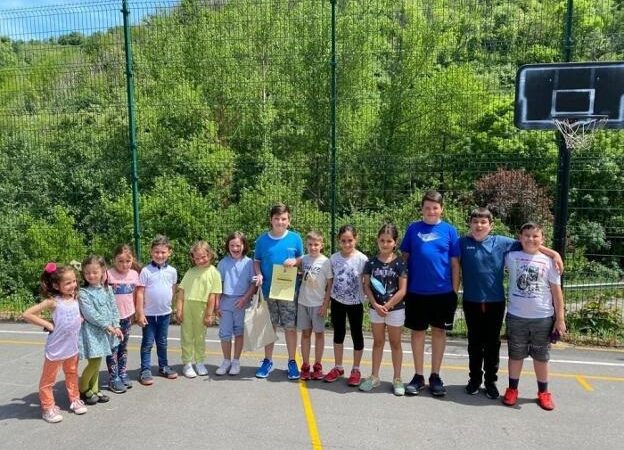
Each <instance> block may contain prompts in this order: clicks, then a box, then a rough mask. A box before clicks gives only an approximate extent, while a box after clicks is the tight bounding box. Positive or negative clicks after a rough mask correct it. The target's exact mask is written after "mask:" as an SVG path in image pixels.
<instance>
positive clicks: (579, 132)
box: [553, 115, 609, 150]
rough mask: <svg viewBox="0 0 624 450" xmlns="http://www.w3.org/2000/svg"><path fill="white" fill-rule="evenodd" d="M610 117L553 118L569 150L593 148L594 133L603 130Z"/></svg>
mask: <svg viewBox="0 0 624 450" xmlns="http://www.w3.org/2000/svg"><path fill="white" fill-rule="evenodd" d="M608 119H609V116H606V115H595V116H567V117H564V116H561V117H553V122H554V123H555V126H556V127H557V129H558V130H559V132H560V133H561V135H562V136H563V139H564V140H565V144H566V147H567V148H568V150H575V149H586V148H589V147H591V144H592V141H593V140H594V132H595V131H597V130H601V129H602V128H603V127H604V126H605V125H606V123H607V120H608Z"/></svg>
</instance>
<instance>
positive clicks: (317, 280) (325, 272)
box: [297, 231, 333, 380]
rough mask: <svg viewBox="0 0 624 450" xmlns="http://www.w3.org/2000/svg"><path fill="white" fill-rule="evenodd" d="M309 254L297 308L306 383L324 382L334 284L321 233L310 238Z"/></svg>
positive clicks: (311, 232)
mask: <svg viewBox="0 0 624 450" xmlns="http://www.w3.org/2000/svg"><path fill="white" fill-rule="evenodd" d="M306 248H307V250H308V254H307V255H304V256H303V258H302V262H301V267H302V270H303V279H302V282H301V287H300V288H299V297H298V302H299V304H298V306H297V328H298V329H299V330H300V331H301V357H302V358H303V364H302V365H301V379H302V380H310V379H312V380H322V379H323V366H322V364H321V360H322V359H323V349H324V347H325V316H326V315H327V308H328V306H329V294H330V284H329V283H328V282H327V281H328V280H329V279H331V278H332V276H333V275H332V271H331V265H330V263H329V259H328V258H327V257H326V256H325V255H323V254H322V253H321V250H322V249H323V236H322V235H321V233H319V232H317V231H310V232H309V233H308V234H307V235H306ZM312 331H314V338H315V339H314V366H313V367H312V371H310V347H311V336H312Z"/></svg>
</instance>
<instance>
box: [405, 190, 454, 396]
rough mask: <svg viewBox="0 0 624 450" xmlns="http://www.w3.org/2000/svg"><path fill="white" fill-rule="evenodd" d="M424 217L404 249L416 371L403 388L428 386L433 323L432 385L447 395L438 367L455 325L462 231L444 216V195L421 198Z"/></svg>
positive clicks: (407, 316)
mask: <svg viewBox="0 0 624 450" xmlns="http://www.w3.org/2000/svg"><path fill="white" fill-rule="evenodd" d="M421 208H422V220H419V221H417V222H412V223H411V224H410V225H409V226H408V227H407V230H406V231H405V237H404V238H403V242H401V252H402V254H403V258H404V259H405V260H406V261H407V264H408V276H407V296H406V300H405V326H406V327H407V328H410V329H411V330H412V336H411V340H412V354H413V358H414V369H415V374H414V377H413V378H412V381H410V382H409V384H408V385H407V386H406V387H405V392H406V393H407V394H409V395H418V393H420V391H421V390H422V389H423V388H424V387H425V378H424V375H423V372H424V354H425V331H426V330H427V328H429V326H431V376H430V377H429V390H430V391H431V394H432V395H434V396H437V397H441V396H444V395H446V389H445V388H444V383H443V382H442V379H441V378H440V367H441V366H442V357H443V356H444V349H445V347H446V330H452V329H453V321H454V318H455V310H456V308H457V290H458V289H459V236H458V234H457V230H456V229H455V227H453V226H452V225H450V224H449V223H447V222H444V221H442V219H441V217H442V212H443V203H442V195H440V193H439V192H436V191H429V192H427V193H426V194H425V196H424V197H423V199H422V202H421Z"/></svg>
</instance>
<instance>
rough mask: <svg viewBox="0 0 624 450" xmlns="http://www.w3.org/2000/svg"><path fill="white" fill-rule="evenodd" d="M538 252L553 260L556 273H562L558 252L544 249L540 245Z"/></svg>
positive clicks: (561, 261) (561, 263) (561, 260)
mask: <svg viewBox="0 0 624 450" xmlns="http://www.w3.org/2000/svg"><path fill="white" fill-rule="evenodd" d="M539 251H540V253H543V254H544V255H546V256H548V257H549V258H550V259H552V260H553V262H554V263H555V267H556V268H557V272H559V275H561V274H562V273H563V259H561V255H560V254H559V252H557V251H555V250H553V249H551V248H548V247H544V246H543V245H540V248H539Z"/></svg>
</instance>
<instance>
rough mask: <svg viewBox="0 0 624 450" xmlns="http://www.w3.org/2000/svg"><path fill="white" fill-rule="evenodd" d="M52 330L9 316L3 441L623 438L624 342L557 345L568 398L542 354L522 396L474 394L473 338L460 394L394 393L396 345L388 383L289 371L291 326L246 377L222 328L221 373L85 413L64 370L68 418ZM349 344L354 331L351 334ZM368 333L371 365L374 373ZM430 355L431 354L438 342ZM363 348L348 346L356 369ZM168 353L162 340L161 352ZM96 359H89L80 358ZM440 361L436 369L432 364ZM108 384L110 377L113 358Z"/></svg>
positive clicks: (332, 445)
mask: <svg viewBox="0 0 624 450" xmlns="http://www.w3.org/2000/svg"><path fill="white" fill-rule="evenodd" d="M132 334H133V336H134V337H133V338H132V339H131V342H130V354H129V368H130V373H131V375H132V376H134V377H135V376H136V374H137V368H138V362H139V349H138V347H139V344H140V338H139V335H140V328H138V327H136V326H135V327H133V329H132ZM178 337H179V329H178V327H175V326H174V327H171V329H170V341H169V359H170V363H171V365H172V366H173V367H174V368H175V369H176V370H177V371H178V372H180V371H181V363H180V347H179V339H178ZM44 342H45V334H44V333H42V332H41V330H40V329H39V328H37V327H33V326H31V325H27V324H13V323H1V324H0V355H1V360H2V362H3V364H2V365H0V436H1V437H2V439H0V448H2V449H21V448H28V449H39V448H41V449H44V448H45V449H49V448H51V447H53V448H54V447H58V448H62V449H84V448H104V447H108V448H110V447H111V446H117V445H119V446H122V447H123V448H127V449H143V448H150V449H152V448H153V449H161V448H162V449H178V448H187V447H189V448H193V449H203V448H234V449H238V448H254V449H265V448H266V449H269V448H271V449H275V448H297V449H298V448H303V449H306V448H308V449H309V448H313V449H323V448H325V449H351V448H353V449H356V448H357V449H368V448H371V449H372V448H380V447H384V448H390V449H412V448H414V449H415V448H423V447H429V448H449V447H454V448H460V449H464V448H483V449H488V448H501V447H504V448H508V449H509V448H511V449H515V448H518V449H520V448H523V449H526V448H536V447H546V448H553V449H559V448H561V449H563V448H566V449H571V448H573V449H576V448H578V449H581V448H589V447H593V448H602V449H615V448H622V447H623V440H624V433H623V432H622V411H623V410H624V352H622V351H617V350H600V349H577V348H572V347H562V346H559V345H557V346H556V348H554V349H553V351H552V361H551V365H550V368H551V380H550V387H551V391H552V392H553V396H554V400H555V403H556V409H555V410H554V411H551V412H546V411H543V410H541V409H540V408H539V406H538V405H537V404H536V403H535V394H536V391H537V389H536V384H535V376H534V374H533V370H532V363H531V361H530V360H527V361H525V367H524V371H523V376H522V378H521V380H520V399H519V402H518V405H517V406H516V407H513V408H509V407H506V406H503V405H502V403H501V402H500V400H497V401H494V400H490V399H488V398H486V397H485V395H483V393H480V394H478V395H475V396H471V395H467V394H466V393H465V392H464V390H463V388H464V385H465V383H466V381H467V367H468V359H467V354H466V342H465V341H463V340H450V341H449V344H448V345H447V350H446V355H445V358H444V364H443V368H442V374H441V375H442V378H443V380H444V382H445V384H446V386H447V390H448V394H447V396H446V397H444V398H442V399H439V398H433V397H431V396H430V395H429V393H428V392H426V391H425V392H423V393H422V394H421V395H420V396H417V397H395V396H394V395H392V393H391V384H390V382H391V376H392V368H391V365H390V353H389V350H387V351H386V352H385V353H384V362H383V365H382V371H381V378H382V381H383V382H382V385H381V386H380V387H379V388H377V389H376V390H374V391H373V392H371V393H363V392H360V391H358V390H357V388H351V387H348V386H347V385H346V380H345V379H339V380H338V381H336V382H335V383H332V384H328V383H323V382H320V381H309V382H307V383H304V382H300V381H295V382H293V381H288V380H287V378H286V370H285V368H286V360H287V357H286V350H285V347H284V345H283V342H284V340H283V338H282V339H280V341H279V342H278V344H277V345H276V349H275V357H274V361H275V366H276V369H275V370H274V371H273V372H272V373H271V375H270V376H269V378H268V379H266V380H259V379H256V378H255V377H254V374H255V370H256V368H257V365H258V362H259V361H260V360H261V359H262V357H263V354H262V352H259V351H257V352H253V353H244V354H243V358H242V361H241V362H242V371H241V374H240V375H239V376H237V377H231V376H223V377H218V376H216V375H214V371H215V369H216V367H217V366H218V364H219V363H220V362H221V351H220V345H219V342H218V339H217V329H216V328H210V329H209V330H208V336H207V348H208V358H207V365H208V369H209V371H210V376H209V377H198V378H195V379H185V378H184V377H182V376H180V377H179V378H178V379H177V380H166V379H164V378H160V377H157V376H156V377H155V383H154V385H153V386H151V387H145V386H141V385H139V384H138V383H137V382H135V383H134V387H133V388H132V389H131V390H129V391H128V392H127V393H125V394H113V393H109V395H110V396H111V401H110V402H109V403H106V404H99V405H95V406H91V407H89V412H88V413H87V414H86V415H84V416H75V415H72V414H70V413H69V412H67V406H68V402H67V395H66V392H65V389H64V383H63V376H62V374H61V375H59V377H58V380H57V384H56V386H55V396H56V400H57V403H58V404H59V406H60V407H61V409H62V410H63V411H62V414H63V416H64V420H63V422H61V423H59V424H48V423H46V422H44V421H43V420H41V415H40V410H39V400H38V395H37V386H38V381H39V376H40V374H41V366H42V361H43V344H44ZM345 344H346V346H345V347H348V346H349V339H348V338H347V341H346V342H345ZM370 347H371V341H370V339H367V341H366V349H365V353H364V361H363V364H362V374H363V376H367V375H369V374H370V355H371V354H370ZM403 351H404V360H403V372H402V375H403V380H404V381H405V382H407V381H409V379H410V378H411V376H412V358H411V352H410V347H409V343H408V342H404V344H403ZM426 352H427V355H426V363H428V362H429V361H430V353H429V342H427V348H426ZM506 353H507V350H506V348H505V347H503V349H501V356H502V357H503V358H502V360H501V367H502V369H501V373H500V378H501V381H500V382H499V388H500V389H501V391H503V390H504V388H505V387H506V385H507V372H506V370H504V369H505V367H506V358H504V356H505V355H506ZM350 356H351V350H350V349H347V348H346V349H345V357H346V358H345V366H346V367H347V371H348V370H349V369H350V365H349V364H350V362H351V361H350ZM155 361H156V355H155V352H154V354H153V357H152V362H153V363H154V362H155ZM332 361H333V353H332V350H331V334H329V333H328V335H327V336H326V349H325V356H324V368H325V370H326V371H327V370H328V369H329V368H331V363H332ZM83 367H84V363H81V366H80V369H82V368H83ZM428 370H429V367H428V365H427V367H426V369H425V372H426V373H425V376H426V377H427V376H428ZM100 374H101V377H100V384H101V385H105V384H106V383H107V381H108V380H107V379H108V377H107V375H106V372H105V365H104V364H103V365H102V370H101V373H100Z"/></svg>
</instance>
